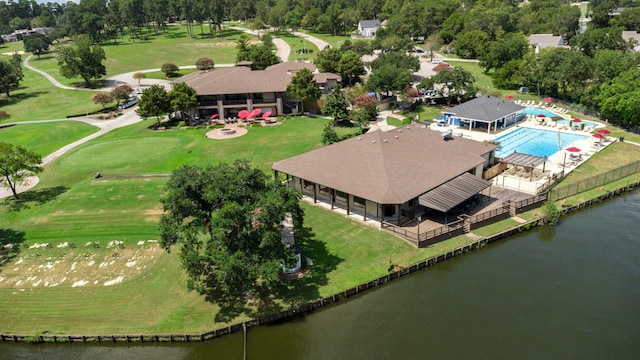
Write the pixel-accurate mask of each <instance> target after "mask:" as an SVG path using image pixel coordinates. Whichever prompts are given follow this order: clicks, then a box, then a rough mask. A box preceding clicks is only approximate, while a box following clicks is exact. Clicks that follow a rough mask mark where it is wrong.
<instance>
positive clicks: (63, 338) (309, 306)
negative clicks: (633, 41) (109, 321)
mask: <svg viewBox="0 0 640 360" xmlns="http://www.w3.org/2000/svg"><path fill="white" fill-rule="evenodd" d="M638 186H640V181H637V182H634V183H631V184H628V185H626V186H624V187H622V188H619V189H616V190H613V191H610V192H608V193H606V194H603V195H600V196H598V197H596V198H593V199H590V200H586V201H584V202H582V203H580V204H576V205H573V206H568V207H565V208H563V209H562V210H561V211H560V214H561V215H566V214H568V213H571V212H574V211H579V210H581V209H583V208H585V207H587V206H590V205H593V204H597V203H599V202H600V201H603V200H605V199H608V198H610V197H613V196H616V195H619V194H621V193H624V192H627V191H630V190H632V189H634V188H636V187H638ZM539 222H540V221H539V220H533V221H529V222H526V223H523V224H520V225H518V226H517V227H514V228H511V229H508V230H505V231H502V232H500V233H497V234H494V235H492V236H489V237H486V238H483V239H479V240H477V241H474V242H472V243H470V244H467V245H464V246H461V247H459V248H457V249H454V250H452V251H448V252H447V253H445V254H441V255H437V256H433V257H431V258H429V259H426V260H423V261H420V262H418V263H416V264H413V265H410V266H407V267H400V268H398V269H397V271H393V272H389V273H388V274H386V275H383V276H380V277H378V278H376V279H373V280H371V281H368V282H365V283H362V284H360V285H357V286H354V287H352V288H350V289H348V290H345V291H342V292H340V293H337V294H334V295H331V296H328V297H326V298H324V299H321V300H317V301H313V302H310V303H306V304H303V305H299V306H297V307H294V308H290V309H287V310H283V311H280V312H277V313H273V314H269V315H265V316H262V317H259V318H256V319H253V320H249V321H245V322H242V323H237V324H233V325H230V326H227V327H224V328H221V329H217V330H214V331H209V332H205V333H198V334H130V335H115V334H104V335H50V334H40V335H24V334H0V342H32V343H43V342H45V343H47V342H50V343H103V342H105V343H132V342H156V343H157V342H201V341H207V340H211V339H215V338H218V337H221V336H224V335H227V334H232V333H234V332H237V331H242V330H243V329H245V328H250V327H253V326H258V325H263V324H268V323H273V322H276V321H281V320H284V319H288V318H292V317H295V316H300V315H302V314H305V313H308V312H312V311H314V310H316V309H319V308H322V307H325V306H328V305H331V304H334V303H337V302H340V301H342V300H344V299H346V298H349V297H351V296H354V295H357V294H360V293H361V292H364V291H367V290H369V289H372V288H375V287H378V286H381V285H384V284H386V283H388V282H389V281H392V280H395V279H399V278H401V277H403V276H406V275H408V274H411V273H413V272H415V271H418V270H421V269H424V268H428V267H431V266H435V265H436V264H437V263H439V262H442V261H445V260H447V259H450V258H452V257H455V256H458V255H461V254H464V253H466V252H468V251H471V250H474V249H477V248H480V247H483V246H485V245H487V244H489V243H492V242H494V241H497V240H500V239H503V238H505V237H508V236H510V235H512V234H515V233H519V232H522V231H525V230H529V229H531V228H532V227H534V226H536V225H538V224H539Z"/></svg>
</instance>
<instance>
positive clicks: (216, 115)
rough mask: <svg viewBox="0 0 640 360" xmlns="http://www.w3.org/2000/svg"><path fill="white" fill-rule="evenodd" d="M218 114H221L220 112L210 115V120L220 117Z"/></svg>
mask: <svg viewBox="0 0 640 360" xmlns="http://www.w3.org/2000/svg"><path fill="white" fill-rule="evenodd" d="M218 116H220V114H213V115H211V116H209V120H213V119H216V118H218Z"/></svg>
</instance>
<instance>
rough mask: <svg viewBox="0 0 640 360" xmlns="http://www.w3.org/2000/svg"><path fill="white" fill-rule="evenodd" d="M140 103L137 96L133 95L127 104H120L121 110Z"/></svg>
mask: <svg viewBox="0 0 640 360" xmlns="http://www.w3.org/2000/svg"><path fill="white" fill-rule="evenodd" d="M137 103H138V97H137V96H135V95H132V96H130V97H129V99H128V100H127V101H125V102H123V103H122V104H120V106H118V108H119V109H127V108H130V107H132V106H133V105H135V104H137Z"/></svg>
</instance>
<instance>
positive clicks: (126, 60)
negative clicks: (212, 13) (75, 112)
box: [25, 26, 258, 86]
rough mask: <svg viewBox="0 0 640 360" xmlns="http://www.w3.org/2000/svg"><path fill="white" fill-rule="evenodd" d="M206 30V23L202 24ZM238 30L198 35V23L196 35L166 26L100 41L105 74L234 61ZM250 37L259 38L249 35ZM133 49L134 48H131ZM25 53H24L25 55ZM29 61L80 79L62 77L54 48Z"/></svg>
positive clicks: (75, 82) (62, 79) (65, 80)
mask: <svg viewBox="0 0 640 360" xmlns="http://www.w3.org/2000/svg"><path fill="white" fill-rule="evenodd" d="M205 31H206V27H205ZM240 34H241V32H240V31H237V30H233V29H225V30H224V31H223V33H222V35H215V36H214V35H209V36H200V33H199V27H198V28H196V35H198V36H197V37H196V38H190V37H188V36H187V32H186V27H184V26H168V27H167V34H166V35H163V34H162V33H160V34H159V35H158V36H155V35H148V36H147V40H136V41H135V43H132V42H130V41H129V40H128V37H125V40H121V41H118V42H117V43H115V44H114V43H113V42H107V43H104V44H102V45H101V46H102V48H103V49H104V52H105V57H106V60H105V61H104V65H105V67H106V69H107V76H106V77H109V76H113V75H117V74H122V73H126V72H130V71H136V70H146V69H155V68H160V67H162V64H164V63H166V62H170V63H174V64H175V65H178V66H185V65H195V63H196V61H197V60H198V59H199V58H202V57H208V58H211V59H213V61H214V63H217V64H233V63H235V59H236V52H237V49H236V41H237V40H238V39H239V37H240ZM249 37H250V38H251V39H252V41H258V40H257V39H256V38H255V37H254V36H251V35H249ZM134 49H135V50H134ZM25 56H26V55H25ZM29 64H30V65H31V66H33V67H35V68H37V69H39V70H43V71H45V72H47V73H48V74H49V75H51V76H53V77H54V78H55V79H56V80H58V82H60V83H62V84H65V85H67V86H76V85H81V84H82V83H83V81H82V79H81V78H80V77H74V78H65V77H63V76H61V75H60V70H59V66H58V64H57V62H56V59H55V49H53V50H52V51H51V52H49V53H47V54H44V55H42V56H41V58H40V59H38V58H37V57H35V56H34V57H32V58H31V60H30V62H29Z"/></svg>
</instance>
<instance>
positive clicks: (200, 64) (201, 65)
mask: <svg viewBox="0 0 640 360" xmlns="http://www.w3.org/2000/svg"><path fill="white" fill-rule="evenodd" d="M213 66H214V63H213V60H211V59H210V58H208V57H203V58H200V59H198V61H196V69H198V70H211V69H213Z"/></svg>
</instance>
